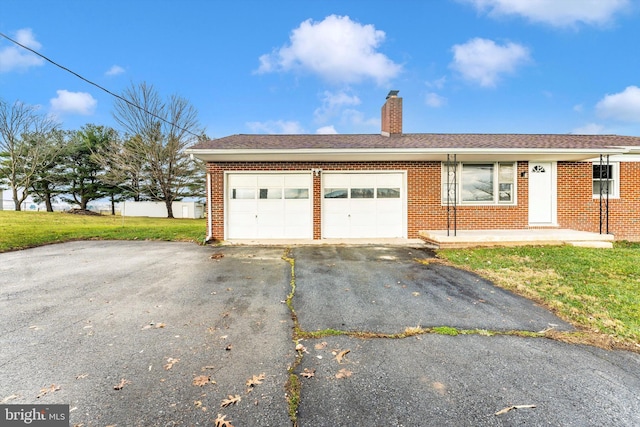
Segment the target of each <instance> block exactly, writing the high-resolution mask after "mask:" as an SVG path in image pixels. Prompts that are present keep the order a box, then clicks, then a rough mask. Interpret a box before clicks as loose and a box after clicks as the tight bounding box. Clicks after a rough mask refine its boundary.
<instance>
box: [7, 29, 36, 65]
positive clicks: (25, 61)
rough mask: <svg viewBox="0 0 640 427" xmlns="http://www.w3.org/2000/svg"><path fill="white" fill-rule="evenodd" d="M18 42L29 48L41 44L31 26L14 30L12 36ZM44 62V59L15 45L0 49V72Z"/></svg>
mask: <svg viewBox="0 0 640 427" xmlns="http://www.w3.org/2000/svg"><path fill="white" fill-rule="evenodd" d="M13 38H14V39H15V40H16V41H17V42H18V43H20V44H23V45H25V46H27V47H30V48H31V49H34V50H38V49H40V48H41V47H42V45H41V44H40V43H39V42H38V41H37V40H36V38H35V36H34V34H33V32H32V31H31V28H23V29H21V30H18V31H16V33H15V36H14V37H13ZM43 64H44V59H42V58H40V57H38V56H36V55H34V54H33V53H31V52H29V51H28V50H26V49H23V48H21V47H20V46H17V45H13V44H12V45H11V46H7V47H4V48H2V49H0V73H7V72H9V71H13V70H18V71H25V70H26V69H28V68H29V67H37V66H40V65H43Z"/></svg>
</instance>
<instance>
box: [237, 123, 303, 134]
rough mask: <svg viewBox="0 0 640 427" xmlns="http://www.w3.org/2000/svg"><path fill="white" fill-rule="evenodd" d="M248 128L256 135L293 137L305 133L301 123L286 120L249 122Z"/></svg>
mask: <svg viewBox="0 0 640 427" xmlns="http://www.w3.org/2000/svg"><path fill="white" fill-rule="evenodd" d="M247 127H248V128H249V129H251V131H252V132H255V133H267V134H284V135H293V134H301V133H305V131H304V129H303V128H302V126H300V123H298V122H294V121H286V120H269V121H266V122H248V123H247Z"/></svg>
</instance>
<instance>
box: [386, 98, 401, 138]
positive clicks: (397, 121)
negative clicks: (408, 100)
mask: <svg viewBox="0 0 640 427" xmlns="http://www.w3.org/2000/svg"><path fill="white" fill-rule="evenodd" d="M398 92H400V91H399V90H392V91H389V95H387V101H386V102H385V103H384V105H383V106H382V132H381V133H382V135H383V136H391V135H400V134H402V98H398Z"/></svg>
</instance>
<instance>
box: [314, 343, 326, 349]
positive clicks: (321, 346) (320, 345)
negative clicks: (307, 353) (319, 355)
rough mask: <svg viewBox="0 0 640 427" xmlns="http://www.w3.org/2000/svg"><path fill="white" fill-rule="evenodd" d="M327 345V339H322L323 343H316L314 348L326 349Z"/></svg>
mask: <svg viewBox="0 0 640 427" xmlns="http://www.w3.org/2000/svg"><path fill="white" fill-rule="evenodd" d="M326 347H327V342H326V341H322V342H321V343H318V344H316V345H315V346H314V348H315V349H316V350H322V349H324V348H326Z"/></svg>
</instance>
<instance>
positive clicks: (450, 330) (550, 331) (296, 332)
mask: <svg viewBox="0 0 640 427" xmlns="http://www.w3.org/2000/svg"><path fill="white" fill-rule="evenodd" d="M281 258H282V260H284V261H286V262H287V263H289V265H290V266H291V271H290V273H291V280H290V282H289V285H290V287H291V291H290V292H289V294H288V295H287V299H286V300H285V303H286V305H287V307H288V308H289V311H290V314H291V320H292V322H293V328H292V330H293V333H292V341H293V343H294V345H295V351H296V358H295V360H294V363H293V364H292V365H291V366H290V367H289V368H288V375H289V377H288V380H287V383H286V385H285V390H286V393H285V397H286V399H287V403H288V405H289V418H290V419H291V423H292V426H293V427H297V426H298V420H297V413H298V407H299V405H300V399H301V391H302V383H301V381H300V380H299V379H298V374H297V373H296V370H297V368H298V367H299V366H300V365H301V364H302V361H303V359H304V353H305V352H306V349H305V348H304V346H302V345H301V344H300V341H301V340H303V339H307V340H317V339H321V338H325V337H329V336H347V337H350V338H358V339H404V338H411V337H416V336H420V335H426V334H436V335H449V336H457V335H479V336H485V337H493V336H515V337H521V338H547V339H551V340H554V341H561V342H567V343H569V344H586V345H592V346H594V347H600V346H599V345H597V344H594V343H590V342H588V340H586V339H585V338H584V337H582V336H581V334H584V333H585V331H577V332H566V331H557V330H555V329H554V328H547V329H545V330H542V331H539V332H532V331H527V330H508V331H501V330H487V329H458V328H455V327H450V326H446V325H442V326H435V327H428V328H422V327H420V326H419V325H418V326H408V327H407V328H406V329H405V330H404V331H403V332H396V333H380V332H370V331H343V330H338V329H324V330H318V331H314V332H311V331H305V330H304V329H303V328H302V327H301V325H300V321H299V319H298V315H297V313H296V311H295V307H294V304H293V298H294V296H295V293H296V272H295V258H293V257H292V256H291V248H286V249H285V251H284V253H283V255H282V257H281ZM413 261H414V262H416V263H417V264H421V265H428V264H427V263H425V262H423V261H422V260H420V259H417V258H414V259H413Z"/></svg>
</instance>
